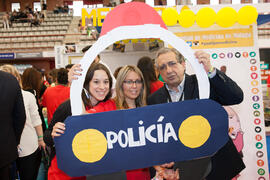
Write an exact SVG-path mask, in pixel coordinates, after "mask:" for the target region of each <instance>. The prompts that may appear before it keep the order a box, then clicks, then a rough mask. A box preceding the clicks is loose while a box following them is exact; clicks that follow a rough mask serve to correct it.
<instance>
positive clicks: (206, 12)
mask: <svg viewBox="0 0 270 180" xmlns="http://www.w3.org/2000/svg"><path fill="white" fill-rule="evenodd" d="M216 15H217V14H216V12H215V11H214V10H213V9H212V8H210V7H204V8H201V9H200V10H199V11H198V13H197V15H196V23H197V24H198V26H200V27H201V28H207V27H210V26H212V25H213V24H214V23H215V22H216Z"/></svg>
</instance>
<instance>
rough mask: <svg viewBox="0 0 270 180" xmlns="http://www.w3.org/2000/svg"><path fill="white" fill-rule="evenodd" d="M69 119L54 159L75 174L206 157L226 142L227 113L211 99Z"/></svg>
mask: <svg viewBox="0 0 270 180" xmlns="http://www.w3.org/2000/svg"><path fill="white" fill-rule="evenodd" d="M65 123H66V130H65V134H63V135H62V136H60V137H57V138H55V146H56V154H57V156H56V157H57V162H58V166H59V168H60V169H61V170H63V171H64V172H66V173H67V174H68V175H70V176H72V177H74V176H85V175H98V174H105V173H112V172H118V171H121V170H131V169H138V168H144V167H150V166H153V165H157V164H163V163H166V162H172V161H174V162H178V161H186V160H192V159H197V158H202V157H208V156H212V155H213V154H215V153H216V152H217V151H218V150H219V149H220V148H221V147H222V146H224V144H225V143H226V142H227V141H228V115H227V113H226V111H225V110H224V108H223V107H222V106H220V105H219V104H218V103H216V102H215V101H212V100H209V99H204V100H188V101H183V102H177V103H167V104H160V105H153V106H147V107H142V108H136V109H129V110H118V111H111V112H104V113H96V114H88V115H82V116H71V117H69V118H67V120H66V121H65ZM183 154H184V155H183ZM130 162H133V163H130Z"/></svg>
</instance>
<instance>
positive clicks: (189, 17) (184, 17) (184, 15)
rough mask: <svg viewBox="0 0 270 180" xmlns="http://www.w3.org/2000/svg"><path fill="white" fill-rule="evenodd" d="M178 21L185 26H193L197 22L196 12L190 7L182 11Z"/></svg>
mask: <svg viewBox="0 0 270 180" xmlns="http://www.w3.org/2000/svg"><path fill="white" fill-rule="evenodd" d="M178 22H179V24H180V25H181V26H182V27H184V28H188V27H190V26H192V25H193V24H194V22H195V13H194V12H193V11H191V10H190V9H186V10H183V11H181V13H180V15H179V17H178Z"/></svg>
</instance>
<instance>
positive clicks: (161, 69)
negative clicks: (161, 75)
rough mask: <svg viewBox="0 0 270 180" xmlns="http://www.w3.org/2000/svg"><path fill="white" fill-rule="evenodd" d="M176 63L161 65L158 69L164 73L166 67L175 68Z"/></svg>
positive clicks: (170, 62)
mask: <svg viewBox="0 0 270 180" xmlns="http://www.w3.org/2000/svg"><path fill="white" fill-rule="evenodd" d="M176 64H177V62H176V61H169V62H168V63H167V64H162V65H161V66H159V67H158V69H159V70H160V71H164V70H166V69H167V66H169V67H170V68H172V67H174V66H176Z"/></svg>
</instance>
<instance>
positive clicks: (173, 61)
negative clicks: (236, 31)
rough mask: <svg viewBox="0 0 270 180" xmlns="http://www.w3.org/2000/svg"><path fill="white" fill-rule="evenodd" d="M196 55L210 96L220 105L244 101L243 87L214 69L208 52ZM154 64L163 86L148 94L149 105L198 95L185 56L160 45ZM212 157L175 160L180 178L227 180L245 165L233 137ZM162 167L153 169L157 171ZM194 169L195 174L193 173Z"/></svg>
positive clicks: (196, 84) (183, 179)
mask: <svg viewBox="0 0 270 180" xmlns="http://www.w3.org/2000/svg"><path fill="white" fill-rule="evenodd" d="M195 57H196V58H197V59H198V61H199V63H201V64H202V65H203V67H204V69H205V71H206V73H207V75H208V77H209V81H210V96H209V98H210V99H212V100H214V101H217V102H218V103H220V104H221V105H234V104H239V103H241V102H242V101H243V91H242V89H241V88H240V87H239V86H238V85H237V84H236V83H235V82H234V81H233V80H232V79H230V78H229V77H228V76H226V75H225V74H224V73H223V72H221V71H219V70H218V69H216V68H214V67H213V66H212V65H211V62H210V55H209V54H208V53H205V52H204V51H196V52H195ZM156 66H157V69H158V70H159V72H160V75H161V76H162V78H163V80H164V81H165V85H164V86H163V87H162V88H160V89H159V90H157V91H156V92H155V93H153V94H152V95H150V96H149V97H148V99H147V102H148V104H149V105H151V104H161V103H168V102H177V101H183V100H190V99H198V98H199V90H198V82H197V79H196V76H195V75H191V76H190V75H188V74H186V73H185V71H186V64H185V60H184V57H183V56H182V55H181V54H180V53H179V52H178V51H177V50H176V49H174V48H171V49H170V48H161V49H160V50H159V51H158V52H157V55H156ZM228 139H229V140H228V142H227V143H226V144H225V145H224V146H223V147H222V148H221V149H220V150H219V151H218V152H217V153H216V154H215V155H214V156H213V157H211V158H210V157H206V158H201V159H196V160H192V161H186V162H176V163H175V164H174V168H179V170H180V176H181V180H185V179H187V180H192V179H194V180H198V179H204V178H206V179H207V180H217V179H218V180H228V179H231V178H233V177H234V176H236V175H237V174H239V172H241V171H242V170H243V169H244V168H245V164H244V163H243V161H242V158H241V157H240V155H239V154H238V152H237V149H236V147H235V146H234V144H233V142H232V140H231V139H230V138H229V137H228ZM160 169H161V170H162V169H163V168H158V169H157V168H156V170H157V171H159V170H160ZM194 172H196V173H194Z"/></svg>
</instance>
